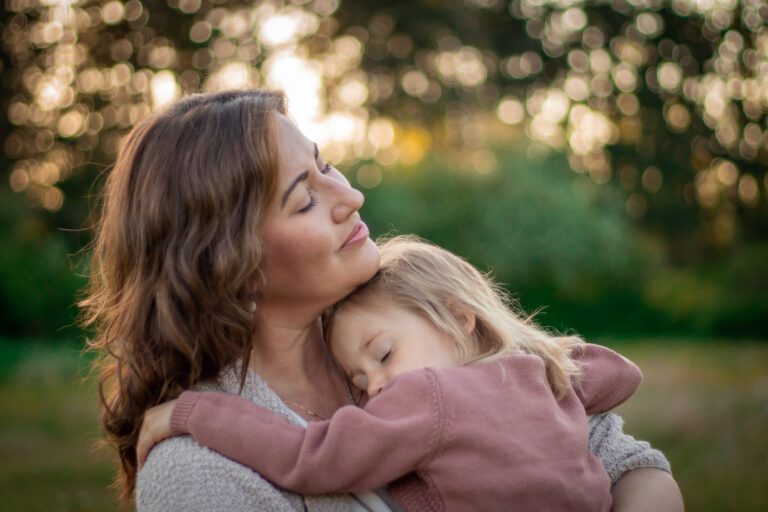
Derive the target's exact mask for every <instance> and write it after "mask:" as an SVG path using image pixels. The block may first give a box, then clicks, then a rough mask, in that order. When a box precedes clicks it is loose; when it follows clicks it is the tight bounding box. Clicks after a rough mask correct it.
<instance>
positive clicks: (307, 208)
mask: <svg viewBox="0 0 768 512" xmlns="http://www.w3.org/2000/svg"><path fill="white" fill-rule="evenodd" d="M315 206H317V199H315V196H313V195H312V194H311V193H310V194H309V203H307V205H306V206H304V207H303V208H300V209H299V210H297V212H298V213H307V212H308V211H310V210H311V209H312V208H314V207H315Z"/></svg>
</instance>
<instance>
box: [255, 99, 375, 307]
mask: <svg viewBox="0 0 768 512" xmlns="http://www.w3.org/2000/svg"><path fill="white" fill-rule="evenodd" d="M276 125H277V139H278V143H279V148H280V160H279V164H280V175H279V178H278V184H277V189H276V196H275V198H274V199H273V200H272V201H271V205H270V207H269V208H268V210H267V212H266V215H265V217H264V221H263V224H262V230H261V235H262V240H263V242H264V251H265V254H264V260H263V265H262V271H263V273H264V281H265V283H264V286H262V287H261V289H260V290H259V302H260V303H261V304H262V305H263V304H267V303H268V304H270V305H273V306H274V305H278V306H288V307H296V308H301V309H302V310H305V309H306V308H314V310H315V312H316V313H320V312H321V311H322V310H323V309H325V308H326V307H328V306H330V305H332V304H333V303H334V302H336V301H338V300H339V299H341V298H343V297H344V296H345V295H346V294H348V293H349V292H351V291H352V290H353V289H354V288H355V287H357V286H358V285H360V284H362V283H364V282H365V281H367V280H368V279H370V278H371V277H372V276H373V274H375V273H376V270H378V268H379V251H378V249H377V247H376V245H375V244H374V243H373V241H372V240H371V239H370V238H369V236H368V228H367V226H366V225H365V224H364V223H363V222H362V220H361V219H360V214H359V213H358V210H359V209H360V207H361V206H362V205H363V195H362V194H361V193H360V192H359V191H358V190H355V189H353V188H352V187H351V186H350V184H349V182H348V181H347V179H346V178H345V177H344V176H343V175H342V174H341V173H340V172H339V171H338V170H337V169H336V168H334V167H333V166H331V165H330V164H328V163H327V162H325V160H323V159H322V157H321V156H320V155H319V154H318V150H317V145H316V144H314V143H313V142H312V141H310V140H309V139H307V138H306V137H305V136H304V135H303V134H302V133H301V132H300V131H299V129H298V128H297V127H296V125H295V124H294V123H293V122H292V121H290V120H289V119H288V118H287V117H286V116H284V115H281V114H277V122H276ZM297 313H298V310H297Z"/></svg>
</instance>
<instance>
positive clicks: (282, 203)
mask: <svg viewBox="0 0 768 512" xmlns="http://www.w3.org/2000/svg"><path fill="white" fill-rule="evenodd" d="M312 145H313V146H314V148H315V160H317V159H318V157H319V156H320V150H319V149H318V147H317V143H313V144H312ZM307 178H309V171H304V172H303V173H301V174H299V175H298V176H296V178H295V179H294V180H293V181H292V182H291V185H290V186H289V187H288V190H286V191H285V194H283V199H282V200H281V201H280V208H284V207H285V203H286V202H288V196H290V195H291V192H293V189H295V188H296V185H298V184H299V183H301V182H302V181H304V180H306V179H307Z"/></svg>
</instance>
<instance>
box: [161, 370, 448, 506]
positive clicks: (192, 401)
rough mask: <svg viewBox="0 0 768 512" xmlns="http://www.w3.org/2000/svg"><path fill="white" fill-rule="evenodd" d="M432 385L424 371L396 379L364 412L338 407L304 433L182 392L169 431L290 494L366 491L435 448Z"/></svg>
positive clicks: (232, 402)
mask: <svg viewBox="0 0 768 512" xmlns="http://www.w3.org/2000/svg"><path fill="white" fill-rule="evenodd" d="M436 386H437V382H436V380H435V377H434V374H432V373H431V372H429V371H420V372H412V373H409V374H404V375H402V376H400V377H399V378H398V379H396V380H395V381H393V382H392V383H391V385H390V386H388V387H387V388H385V391H383V392H382V393H381V394H380V395H379V396H377V397H376V398H374V399H372V400H371V401H370V402H368V404H367V405H366V407H365V409H360V408H358V407H353V406H347V407H342V408H341V409H339V410H338V411H337V412H336V413H335V414H334V415H333V417H332V418H331V419H330V420H328V421H321V422H310V423H309V424H308V426H307V428H306V429H304V428H302V427H300V426H297V425H294V424H291V423H289V422H288V421H287V420H286V419H285V418H283V417H282V416H279V415H277V414H274V413H272V412H270V411H268V410H267V409H264V408H261V407H259V406H256V405H255V404H253V403H251V402H250V401H248V400H246V399H244V398H241V397H238V396H235V395H228V394H223V393H193V392H185V393H184V394H182V395H181V397H180V398H179V400H178V402H177V403H176V405H175V407H174V410H173V415H172V419H171V427H172V430H173V434H174V435H182V434H191V435H192V436H193V437H194V438H195V440H197V441H198V442H199V443H201V444H202V445H204V446H207V447H209V448H212V449H213V450H216V451H218V452H220V453H222V454H223V455H225V456H227V457H229V458H231V459H233V460H235V461H237V462H240V463H241V464H244V465H246V466H250V467H252V468H253V469H255V470H256V471H257V472H258V473H260V474H261V475H262V476H264V477H265V478H266V479H268V480H270V481H272V482H273V483H275V484H277V485H279V486H281V487H285V488H287V489H290V490H293V491H296V492H300V493H303V494H315V493H327V492H353V491H361V490H368V489H372V488H374V487H377V486H380V485H383V484H385V483H387V482H390V481H392V480H394V479H396V478H398V477H400V476H402V475H404V474H406V473H408V472H410V471H413V470H414V469H417V468H418V467H419V465H420V464H421V463H422V462H423V461H424V460H426V459H427V458H428V457H429V456H430V455H431V453H432V452H433V450H434V449H435V447H436V445H437V443H438V442H439V440H440V437H441V429H442V424H441V421H440V414H439V411H440V409H441V404H440V403H439V396H438V392H437V388H436Z"/></svg>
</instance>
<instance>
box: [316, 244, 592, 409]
mask: <svg viewBox="0 0 768 512" xmlns="http://www.w3.org/2000/svg"><path fill="white" fill-rule="evenodd" d="M376 244H377V245H378V246H379V253H380V254H381V266H380V267H379V271H378V273H377V274H376V275H375V276H374V277H373V278H372V279H371V280H370V281H368V282H367V283H365V284H363V285H362V286H360V287H359V288H358V289H357V290H355V291H354V292H352V293H351V294H350V295H348V296H347V297H346V298H344V299H343V300H342V301H340V302H339V303H337V304H336V305H335V306H334V307H333V308H332V309H331V310H330V311H329V312H327V313H326V314H325V316H324V324H325V331H326V338H327V339H330V338H331V336H330V335H331V332H332V329H333V318H334V315H335V314H336V313H337V312H338V311H339V310H341V309H342V308H344V307H345V306H346V305H348V304H352V305H358V306H360V305H362V306H365V304H366V301H367V300H370V299H371V298H374V297H379V298H385V299H389V300H391V301H393V302H394V303H395V304H397V305H398V306H402V307H404V308H407V309H409V310H411V311H413V312H414V313H416V314H418V315H421V316H422V317H424V318H426V319H427V320H428V321H429V322H431V323H432V325H434V326H435V327H436V328H437V329H439V330H440V331H442V332H444V333H446V334H448V335H449V337H450V338H451V339H452V340H453V341H454V343H455V344H456V349H457V351H458V352H459V354H460V356H461V358H462V360H463V362H464V364H469V363H471V362H475V361H492V360H494V359H497V358H499V357H501V356H504V355H506V354H520V353H525V354H532V355H536V356H538V357H540V358H541V359H542V360H543V361H544V366H545V368H546V372H547V380H548V381H549V384H550V387H551V388H552V392H553V393H554V394H555V396H556V397H557V398H558V399H560V398H562V397H563V396H565V394H566V393H567V392H568V391H569V390H570V389H571V386H572V383H573V382H575V381H577V380H578V378H579V376H580V371H579V367H578V366H577V364H576V362H575V361H574V360H573V359H572V358H571V357H570V353H571V351H572V350H573V349H574V348H575V347H576V346H578V345H579V344H581V343H583V341H582V340H581V338H579V337H578V336H559V335H555V334H550V333H548V332H546V331H545V330H544V329H542V328H541V327H539V326H538V325H536V324H535V323H534V322H533V319H532V317H531V316H526V315H524V314H522V312H520V310H519V307H518V306H517V305H516V304H515V302H514V301H513V300H512V299H511V298H510V296H509V294H508V293H507V292H506V290H504V288H503V287H501V286H500V285H499V284H498V283H496V282H494V281H493V279H491V277H490V276H489V275H486V274H483V273H481V272H480V271H479V270H478V269H477V268H475V267H474V266H472V265H471V264H469V263H468V262H467V261H466V260H464V259H462V258H460V257H459V256H456V255H455V254H453V253H451V252H449V251H447V250H445V249H443V248H441V247H438V246H436V245H434V244H431V243H429V242H427V241H425V240H422V239H420V238H418V237H416V236H413V235H400V236H396V237H393V238H390V239H382V240H379V241H377V242H376ZM468 319H469V320H470V321H472V323H473V325H472V327H471V329H469V331H470V332H467V331H468V329H467V325H468V324H467V321H468Z"/></svg>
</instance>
